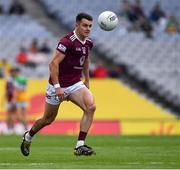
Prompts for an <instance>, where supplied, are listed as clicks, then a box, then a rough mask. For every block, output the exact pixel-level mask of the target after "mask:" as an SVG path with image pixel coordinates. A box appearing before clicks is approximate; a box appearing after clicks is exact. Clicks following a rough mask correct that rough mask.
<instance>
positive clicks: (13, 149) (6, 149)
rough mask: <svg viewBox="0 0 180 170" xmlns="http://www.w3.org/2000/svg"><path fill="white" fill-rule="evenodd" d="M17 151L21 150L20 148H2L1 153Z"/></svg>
mask: <svg viewBox="0 0 180 170" xmlns="http://www.w3.org/2000/svg"><path fill="white" fill-rule="evenodd" d="M15 150H19V148H18V147H1V148H0V151H15Z"/></svg>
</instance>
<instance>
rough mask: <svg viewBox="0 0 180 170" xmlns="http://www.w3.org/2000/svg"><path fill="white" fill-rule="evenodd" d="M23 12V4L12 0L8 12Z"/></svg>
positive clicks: (19, 13)
mask: <svg viewBox="0 0 180 170" xmlns="http://www.w3.org/2000/svg"><path fill="white" fill-rule="evenodd" d="M24 13H25V8H24V6H23V5H22V4H21V3H20V2H19V1H17V0H13V1H12V4H11V6H10V8H9V14H17V15H23V14H24Z"/></svg>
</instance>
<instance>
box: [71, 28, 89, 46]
mask: <svg viewBox="0 0 180 170" xmlns="http://www.w3.org/2000/svg"><path fill="white" fill-rule="evenodd" d="M73 33H74V35H75V37H76V39H77V40H78V41H79V42H80V43H82V44H83V45H84V44H85V43H86V39H85V40H84V41H82V40H80V39H79V38H78V36H77V35H76V32H75V30H74V31H73Z"/></svg>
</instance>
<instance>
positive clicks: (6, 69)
mask: <svg viewBox="0 0 180 170" xmlns="http://www.w3.org/2000/svg"><path fill="white" fill-rule="evenodd" d="M10 70H11V64H9V63H8V61H7V60H6V59H5V58H3V59H1V60H0V77H4V78H5V77H7V76H8V75H9V73H10Z"/></svg>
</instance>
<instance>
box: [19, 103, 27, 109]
mask: <svg viewBox="0 0 180 170" xmlns="http://www.w3.org/2000/svg"><path fill="white" fill-rule="evenodd" d="M27 106H28V104H27V102H17V103H16V107H17V108H27Z"/></svg>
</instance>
